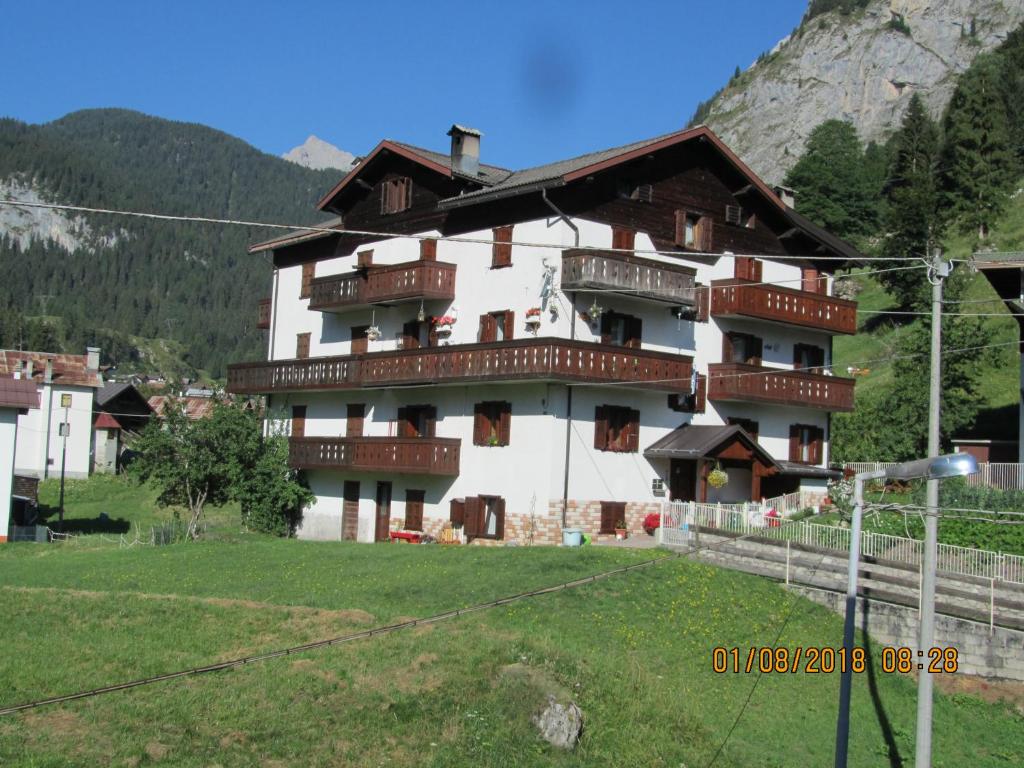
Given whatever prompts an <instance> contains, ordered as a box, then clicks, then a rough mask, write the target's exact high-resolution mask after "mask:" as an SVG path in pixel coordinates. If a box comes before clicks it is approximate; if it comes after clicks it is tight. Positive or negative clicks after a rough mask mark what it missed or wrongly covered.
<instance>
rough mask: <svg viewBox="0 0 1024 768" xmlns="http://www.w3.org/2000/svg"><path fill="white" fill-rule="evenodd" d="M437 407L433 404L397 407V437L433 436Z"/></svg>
mask: <svg viewBox="0 0 1024 768" xmlns="http://www.w3.org/2000/svg"><path fill="white" fill-rule="evenodd" d="M436 427H437V408H436V407H435V406H433V405H407V406H405V407H403V408H399V409H398V436H399V437H434V432H435V430H436Z"/></svg>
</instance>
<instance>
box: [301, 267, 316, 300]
mask: <svg viewBox="0 0 1024 768" xmlns="http://www.w3.org/2000/svg"><path fill="white" fill-rule="evenodd" d="M315 275H316V262H315V261H314V262H310V263H309V264H303V265H302V287H301V288H300V290H299V298H300V299H308V298H309V297H310V296H311V295H312V293H313V277H314V276H315Z"/></svg>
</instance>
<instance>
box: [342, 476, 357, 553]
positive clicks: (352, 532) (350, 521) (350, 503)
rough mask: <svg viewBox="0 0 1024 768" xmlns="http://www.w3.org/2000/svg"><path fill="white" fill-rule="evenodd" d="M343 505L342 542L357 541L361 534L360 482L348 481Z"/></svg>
mask: <svg viewBox="0 0 1024 768" xmlns="http://www.w3.org/2000/svg"><path fill="white" fill-rule="evenodd" d="M343 498H344V500H343V501H342V503H341V540H342V541H355V540H356V535H357V534H358V533H359V481H358V480H346V481H345V488H344V492H343Z"/></svg>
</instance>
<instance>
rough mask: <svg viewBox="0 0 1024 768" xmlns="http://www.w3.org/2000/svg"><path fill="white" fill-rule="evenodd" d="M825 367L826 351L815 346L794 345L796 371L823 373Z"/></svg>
mask: <svg viewBox="0 0 1024 768" xmlns="http://www.w3.org/2000/svg"><path fill="white" fill-rule="evenodd" d="M824 366H825V350H824V349H822V348H821V347H816V346H814V345H813V344H794V345H793V367H794V368H796V369H798V370H799V369H808V368H810V369H814V370H815V371H816V372H818V373H821V369H822V368H823V367H824Z"/></svg>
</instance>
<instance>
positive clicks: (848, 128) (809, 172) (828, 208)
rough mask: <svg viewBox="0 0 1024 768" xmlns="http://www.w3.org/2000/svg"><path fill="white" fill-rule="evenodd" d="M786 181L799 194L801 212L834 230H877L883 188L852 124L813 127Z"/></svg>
mask: <svg viewBox="0 0 1024 768" xmlns="http://www.w3.org/2000/svg"><path fill="white" fill-rule="evenodd" d="M785 183H786V186H789V187H792V188H793V190H794V192H795V193H796V200H797V208H798V210H799V211H800V212H801V213H802V214H804V215H805V216H807V217H808V218H809V219H811V220H812V221H814V222H815V223H817V224H820V225H821V226H823V227H824V228H825V229H827V230H829V231H830V232H832V233H833V234H835V235H838V236H839V237H843V238H848V239H857V238H860V237H865V236H867V235H868V234H870V233H871V231H872V229H873V227H874V225H875V222H876V220H877V191H876V190H874V189H873V187H872V181H871V178H870V176H869V175H868V173H867V172H866V166H865V162H864V152H863V150H862V149H861V145H860V140H859V139H858V138H857V131H856V130H855V129H854V127H853V125H851V124H850V123H847V122H844V121H842V120H826V121H825V122H823V123H822V124H821V125H819V126H818V127H817V128H815V129H814V130H813V131H811V135H810V136H809V137H808V139H807V147H806V149H805V151H804V154H803V157H801V158H800V160H798V161H797V163H796V165H794V166H793V168H792V169H791V170H790V171H789V173H788V174H787V175H786V182H785Z"/></svg>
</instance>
